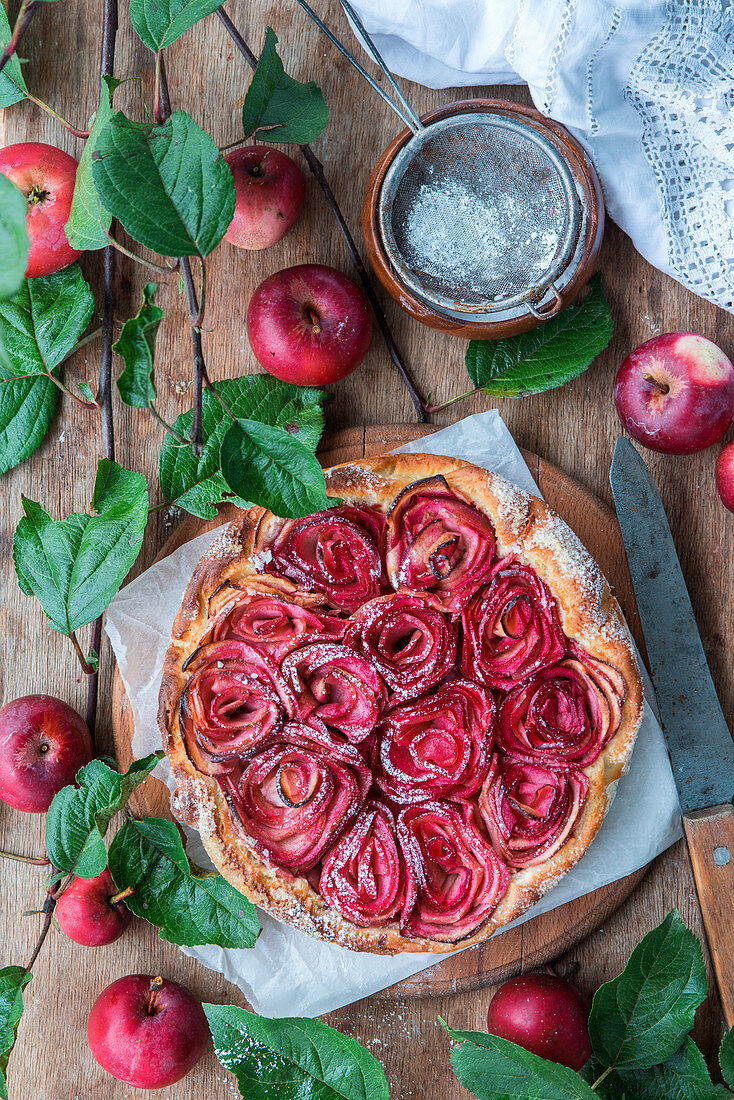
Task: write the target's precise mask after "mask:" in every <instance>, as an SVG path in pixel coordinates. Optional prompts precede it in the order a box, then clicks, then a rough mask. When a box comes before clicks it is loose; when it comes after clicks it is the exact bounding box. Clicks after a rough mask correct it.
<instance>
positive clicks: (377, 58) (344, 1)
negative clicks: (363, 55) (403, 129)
mask: <svg viewBox="0 0 734 1100" xmlns="http://www.w3.org/2000/svg"><path fill="white" fill-rule="evenodd" d="M339 3H340V4H341V6H342V8H343V10H344V14H345V15H346V17H347V19H349V20H351V22H352V23H353V25H354V26H355V27H356V28H357V34H358V36H359V37H360V38H361V39H362V40H363V45H365V46H366V47H367V50H368V51H369V53H370V54H371V55H372V59H373V61H374V62H375V64H376V65H378V66H379V67H380V69H382V72H383V74H384V76H385V79H386V80H387V82H388V84H389V85H390V87H391V88H392V90H393V91H394V92H395V95H396V96H397V98H398V101H399V102H400V104H401V106H402V107H403V110H404V111H405V114H406V115H407V116H408V117H409V118H411V119H412V120H413V122H412V125H411V129H412V130H413V133H417V132H418V131H419V130H423V129H425V127H424V125H423V123H422V122H421V120H420V119H419V117H418V115H417V114H416V113H415V111H414V110H413V108H412V107H411V105H410V103H408V100H407V99H406V98H405V96H404V95H403V92H402V90H401V88H400V86H399V85H398V82H397V80H396V79H395V77H394V76H393V75H392V73H391V72H390V70H389V69H388V67H387V64H386V63H385V59H384V58H383V56H382V54H381V53H380V51H379V50H378V48H377V46H376V45H375V43H374V42H373V41H372V39H371V37H370V35H369V34H368V32H367V30H366V29H365V26H364V23H363V22H362V20H361V19H360V18H359V16H358V15H357V13H356V11H355V10H354V8H353V7H352V5H351V4H350V3H349V0H339Z"/></svg>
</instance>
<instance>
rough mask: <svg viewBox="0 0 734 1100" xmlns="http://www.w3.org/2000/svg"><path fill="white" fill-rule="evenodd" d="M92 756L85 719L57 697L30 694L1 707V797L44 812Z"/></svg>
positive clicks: (19, 807) (27, 809)
mask: <svg viewBox="0 0 734 1100" xmlns="http://www.w3.org/2000/svg"><path fill="white" fill-rule="evenodd" d="M91 759H92V739H91V737H90V736H89V730H88V728H87V724H86V722H85V721H84V720H83V719H82V718H81V716H80V715H79V714H77V712H76V711H75V710H72V708H71V707H70V706H69V705H68V704H67V703H64V702H62V701H61V699H55V698H54V697H53V696H52V695H26V696H24V697H23V698H21V699H15V700H13V702H12V703H7V704H6V705H5V706H4V707H3V708H2V710H0V799H2V801H3V802H6V803H7V804H8V806H12V807H13V808H14V809H16V810H24V811H25V812H26V813H34V814H41V813H44V812H45V811H46V810H47V809H48V808H49V806H50V805H51V799H52V798H53V796H54V795H55V794H56V792H57V791H60V790H61V788H62V787H65V786H66V785H67V783H72V782H73V781H74V777H75V776H76V773H77V772H78V771H79V769H80V768H81V767H82V766H83V765H84V764H88V763H89V761H90V760H91Z"/></svg>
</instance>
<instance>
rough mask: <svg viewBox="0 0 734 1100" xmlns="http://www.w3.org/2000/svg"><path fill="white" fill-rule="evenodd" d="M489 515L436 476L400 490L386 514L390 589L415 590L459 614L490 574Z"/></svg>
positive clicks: (432, 601) (441, 606)
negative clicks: (391, 586) (391, 587)
mask: <svg viewBox="0 0 734 1100" xmlns="http://www.w3.org/2000/svg"><path fill="white" fill-rule="evenodd" d="M494 542H495V540H494V531H493V529H492V524H491V523H490V521H489V519H488V517H487V516H486V515H484V514H483V513H482V512H480V511H479V509H478V508H475V507H474V505H473V504H469V502H468V501H466V500H464V499H462V498H461V497H460V496H457V494H456V493H453V492H452V491H451V490H450V489H449V487H448V484H447V482H446V480H445V478H443V477H441V476H440V475H439V476H436V477H429V478H425V479H423V480H422V481H416V482H414V483H413V484H412V485H408V486H407V487H406V488H405V489H403V491H402V493H400V494H399V496H397V497H396V498H395V500H394V501H393V503H392V505H391V507H390V511H389V512H388V515H387V557H386V564H387V572H388V576H389V577H390V580H391V582H392V584H393V587H394V588H407V589H409V590H411V591H414V592H420V593H422V594H423V596H424V598H425V599H427V600H429V602H431V603H433V604H434V605H435V606H437V607H440V608H442V609H443V610H444V611H449V612H451V613H452V614H458V613H459V612H461V610H462V609H463V608H464V607H465V606H466V604H467V603H468V602H469V600H470V599H471V597H472V596H473V595H474V593H475V592H476V591H477V589H478V588H479V587H480V585H482V584H484V583H485V581H486V580H487V579H488V577H489V575H490V570H491V566H492V556H493V554H494Z"/></svg>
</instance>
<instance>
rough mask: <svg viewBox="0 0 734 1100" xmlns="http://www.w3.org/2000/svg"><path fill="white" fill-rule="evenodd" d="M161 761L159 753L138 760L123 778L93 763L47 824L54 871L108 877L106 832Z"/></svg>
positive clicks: (58, 800) (54, 806) (61, 797)
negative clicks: (55, 868) (104, 838)
mask: <svg viewBox="0 0 734 1100" xmlns="http://www.w3.org/2000/svg"><path fill="white" fill-rule="evenodd" d="M162 756H163V753H162V752H154V753H151V754H150V756H146V757H144V758H143V759H141V760H134V761H133V762H132V764H131V765H130V767H129V768H128V770H127V771H126V772H125V773H124V774H120V772H118V771H116V770H115V769H114V768H110V767H108V765H107V764H104V763H103V762H102V761H101V760H92V761H91V762H90V763H89V764H85V766H84V767H83V768H81V769H80V770H79V772H78V773H77V776H76V783H77V784H78V786H76V785H74V784H70V785H69V786H68V787H62V789H61V790H60V791H59V792H58V794H56V795H54V797H53V800H52V802H51V805H50V806H49V809H48V816H47V818H46V851H47V852H48V858H49V859H50V860H51V863H52V864H53V866H54V867H57V868H58V869H59V871H64V872H65V873H67V874H68V873H69V872H71V871H73V872H74V873H75V874H76V875H77V876H78V878H94V877H95V876H96V875H99V874H101V873H102V871H104V869H105V867H106V866H107V851H106V849H105V846H104V840H103V837H104V835H105V833H106V832H107V826H108V825H109V823H110V821H111V820H112V818H113V817H114V815H115V814H116V813H117V812H118V811H119V810H121V809H122V808H123V806H124V805H125V803H126V802H127V800H128V798H129V797H130V795H131V794H132V792H133V791H134V790H135V788H136V787H137V786H138V784H140V783H142V782H143V780H144V779H146V778H147V777H148V776H149V775H150V773H151V772H152V771H153V768H154V767H155V766H156V764H157V763H158V761H159V760H160V758H161V757H162Z"/></svg>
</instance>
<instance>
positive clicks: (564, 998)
mask: <svg viewBox="0 0 734 1100" xmlns="http://www.w3.org/2000/svg"><path fill="white" fill-rule="evenodd" d="M588 1018H589V1009H588V1006H587V1004H586V1002H585V1000H584V998H583V997H582V996H581V994H580V993H579V991H578V990H577V989H575V988H574V986H572V985H569V983H568V982H565V981H564V980H563V979H562V978H557V977H556V976H555V975H554V974H522V975H521V976H520V977H518V978H512V979H511V980H510V981H509V982H505V984H504V985H503V986H500V988H499V989H498V990H497V992H496V993H495V995H494V997H493V998H492V1000H491V1001H490V1003H489V1009H488V1011H487V1031H489V1033H490V1035H497V1036H499V1038H500V1039H509V1041H510V1042H511V1043H517V1045H518V1046H521V1047H524V1048H525V1050H529V1051H530V1052H531V1053H532V1054H537V1055H538V1056H539V1057H540V1058H547V1059H548V1061H550V1062H559V1063H560V1064H561V1065H562V1066H569V1067H570V1068H571V1069H575V1070H580V1069H581V1067H582V1066H583V1065H584V1063H585V1062H587V1061H588V1060H589V1058H590V1057H591V1043H590V1041H589V1031H588V1028H587V1024H586V1022H587V1020H588Z"/></svg>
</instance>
